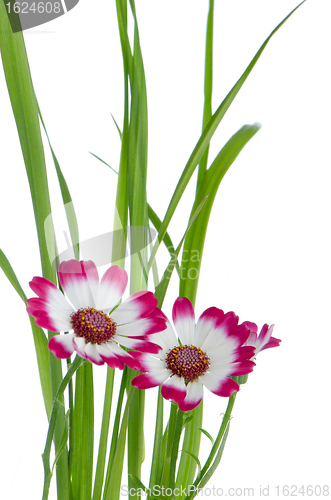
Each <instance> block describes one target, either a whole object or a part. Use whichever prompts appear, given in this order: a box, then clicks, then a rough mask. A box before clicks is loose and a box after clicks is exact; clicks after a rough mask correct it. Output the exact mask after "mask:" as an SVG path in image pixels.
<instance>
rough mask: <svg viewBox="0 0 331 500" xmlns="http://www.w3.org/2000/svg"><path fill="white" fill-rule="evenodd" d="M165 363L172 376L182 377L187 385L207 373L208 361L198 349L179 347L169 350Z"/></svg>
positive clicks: (188, 346)
mask: <svg viewBox="0 0 331 500" xmlns="http://www.w3.org/2000/svg"><path fill="white" fill-rule="evenodd" d="M166 363H167V368H169V369H170V370H171V372H172V374H173V375H178V376H179V377H183V378H184V380H185V382H186V383H188V382H192V380H194V379H196V378H198V377H199V376H200V375H202V374H203V373H205V371H207V369H208V367H209V366H210V359H209V358H208V356H207V354H206V353H205V352H203V351H202V350H201V349H200V348H199V347H196V346H194V345H181V346H178V347H174V348H173V349H171V351H170V352H169V353H168V355H167V357H166Z"/></svg>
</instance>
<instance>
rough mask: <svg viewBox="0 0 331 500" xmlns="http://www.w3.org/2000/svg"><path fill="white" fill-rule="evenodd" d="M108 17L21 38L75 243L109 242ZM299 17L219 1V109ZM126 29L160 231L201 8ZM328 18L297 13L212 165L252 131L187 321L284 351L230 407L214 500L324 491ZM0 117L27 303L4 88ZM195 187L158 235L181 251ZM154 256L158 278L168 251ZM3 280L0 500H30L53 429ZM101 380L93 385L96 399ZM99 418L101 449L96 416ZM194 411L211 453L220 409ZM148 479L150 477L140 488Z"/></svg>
mask: <svg viewBox="0 0 331 500" xmlns="http://www.w3.org/2000/svg"><path fill="white" fill-rule="evenodd" d="M96 3H97V4H98V5H97V6H96ZM114 4H115V2H106V1H103V2H101V1H100V2H88V1H87V0H81V1H80V3H79V5H78V6H77V7H76V8H75V9H73V10H72V11H71V12H70V13H68V14H67V15H65V16H63V17H61V18H59V19H56V20H54V21H52V22H51V23H48V24H46V25H43V26H41V27H36V28H33V29H31V30H28V31H27V32H25V41H26V45H27V51H28V56H29V60H30V65H31V72H32V77H33V81H34V85H35V89H36V93H37V96H38V99H39V104H40V107H41V110H42V113H43V117H44V120H45V122H46V126H47V128H48V132H49V135H50V138H51V142H52V145H53V148H54V150H55V152H56V154H57V156H58V159H59V162H60V165H61V168H62V170H63V173H64V175H65V177H66V180H67V182H68V185H69V189H70V191H71V194H72V198H73V201H74V205H75V208H76V211H77V214H78V218H79V225H80V234H81V239H82V240H84V239H86V238H90V237H93V236H97V235H99V234H102V233H105V232H107V231H111V230H112V221H113V210H114V197H115V193H116V175H115V174H114V173H113V172H111V170H109V169H108V168H107V167H106V166H104V165H103V164H101V163H99V162H98V161H97V160H95V159H94V158H93V157H92V156H91V155H89V151H92V152H94V153H95V154H97V155H99V156H100V157H101V158H103V159H104V160H105V161H107V162H109V163H110V164H111V165H112V166H113V167H114V168H116V169H117V168H118V162H119V151H120V142H119V137H118V134H117V131H116V129H115V126H114V125H113V123H112V119H111V115H110V112H112V113H113V115H114V116H115V118H116V119H117V121H118V123H119V124H121V122H122V102H123V91H122V63H121V53H120V45H119V36H118V29H117V25H116V11H115V6H114ZM296 4H297V2H296V1H292V0H251V1H247V0H236V1H232V2H229V1H228V2H226V1H220V0H219V1H216V8H215V53H214V63H215V66H214V67H215V70H214V99H213V106H214V110H215V109H216V107H217V106H218V105H219V104H220V102H221V101H222V99H223V98H224V96H225V95H226V94H227V92H228V91H229V90H230V88H231V87H232V85H233V84H234V83H235V81H236V80H237V79H238V78H239V76H240V75H241V73H242V72H243V71H244V69H245V67H246V66H247V64H248V63H249V62H250V60H251V59H252V57H253V56H254V54H255V52H256V51H257V50H258V48H259V46H260V45H261V44H262V42H263V41H264V40H265V38H266V37H267V36H268V35H269V33H270V32H271V30H272V29H273V28H274V27H275V26H276V25H277V24H278V22H280V21H281V19H282V18H283V17H285V15H286V14H287V13H288V12H290V10H291V9H292V8H294V7H295V6H296ZM137 13H138V21H139V27H140V33H141V44H142V50H143V55H144V61H145V70H146V79H147V91H148V103H149V178H148V197H149V202H150V204H151V205H152V206H153V208H154V209H155V210H156V212H157V213H158V214H159V216H160V217H162V216H163V215H164V213H165V211H166V208H167V205H168V203H169V200H170V198H171V195H172V192H173V190H174V188H175V186H176V183H177V180H178V178H179V176H180V173H181V171H182V169H183V168H184V165H185V163H186V161H187V159H188V157H189V155H190V153H191V151H192V149H193V147H194V146H195V144H196V141H197V140H198V137H199V135H200V129H201V115H202V105H203V64H204V37H205V24H206V16H207V1H206V0H205V1H202V0H200V1H195V0H194V1H193V0H185V1H183V0H180V1H167V2H165V1H155V0H154V1H152V0H149V1H147V0H145V1H142V0H137ZM330 14H331V8H330V3H329V2H328V1H327V0H308V1H307V2H306V4H304V5H303V6H302V7H301V8H300V9H299V11H297V12H296V13H295V14H294V16H293V17H292V18H291V19H290V20H289V21H288V23H286V25H285V26H283V27H282V28H281V30H280V31H279V32H278V33H277V34H276V36H275V37H274V38H273V39H272V41H271V42H270V44H269V45H268V46H267V48H266V50H265V51H264V53H263V55H262V57H261V59H260V60H259V62H258V63H257V66H256V68H255V69H254V70H253V73H252V74H251V76H250V77H249V79H248V81H247V82H246V83H245V85H244V87H243V88H242V90H241V92H240V94H239V95H238V97H237V99H236V101H235V103H234V104H233V105H232V107H231V108H230V110H229V111H228V112H227V114H226V116H225V118H224V120H223V121H222V124H221V126H220V127H219V131H218V132H217V134H215V138H214V140H213V142H212V147H211V157H212V158H213V157H214V156H215V155H216V154H217V152H218V151H219V149H220V148H221V147H222V145H223V144H224V142H225V141H226V140H228V138H229V137H230V136H231V135H232V134H233V133H235V132H236V131H237V130H238V129H239V128H240V127H241V126H242V125H243V124H245V123H254V122H255V121H258V122H260V123H262V125H263V127H262V129H261V130H260V131H259V132H258V134H257V135H256V136H255V137H254V138H253V139H252V141H251V142H250V144H249V145H248V146H246V148H245V150H244V151H243V152H242V153H241V155H240V157H239V158H238V159H237V160H236V162H235V164H234V165H233V166H232V167H231V169H230V171H229V172H228V173H227V174H226V177H225V179H224V180H223V182H222V184H221V187H220V189H219V193H218V197H217V199H216V202H215V205H214V209H213V214H212V217H211V220H210V226H209V230H208V234H207V241H206V247H205V253H204V260H203V265H202V269H201V279H200V288H199V292H198V297H197V304H196V311H197V316H198V315H200V314H201V312H202V311H203V310H204V309H206V308H207V307H210V306H212V305H215V306H217V307H220V308H222V309H224V310H225V311H229V310H234V311H235V312H236V313H237V314H238V315H239V316H240V320H241V321H244V320H250V321H254V322H256V323H257V324H258V325H259V327H261V326H262V325H263V323H265V322H267V323H269V324H271V323H275V324H276V327H275V330H274V335H275V336H276V337H278V338H280V339H282V344H281V346H280V347H279V348H277V349H272V350H268V351H265V352H263V353H262V354H260V355H259V357H258V360H257V366H256V369H255V371H254V373H253V374H252V375H251V376H250V377H249V382H248V384H247V385H246V386H244V387H243V388H242V390H241V392H240V394H239V395H238V398H237V402H236V405H235V409H234V412H233V420H232V424H231V425H232V427H231V431H230V435H229V438H228V442H227V445H226V449H225V452H224V455H223V460H222V463H221V466H220V467H219V469H218V471H217V473H216V474H215V475H214V476H213V478H212V480H211V481H210V483H209V485H208V486H210V487H211V488H212V487H213V486H215V488H216V487H217V488H219V487H222V488H224V494H225V493H227V488H239V490H237V497H238V498H239V497H240V496H241V497H242V496H245V495H244V490H243V489H244V488H253V489H254V492H255V496H254V498H260V486H262V487H263V488H266V487H268V486H269V495H270V496H272V497H275V496H276V494H277V490H276V486H277V485H280V487H282V486H283V485H297V486H298V488H299V487H300V486H302V485H304V486H308V485H322V486H323V485H325V484H328V480H329V470H330V451H329V450H330V432H329V422H330V409H329V394H330V391H329V387H330V384H329V376H330V375H329V372H330V370H329V357H330V322H329V320H330V313H329V311H330V278H331V268H330V254H331V243H330V241H331V240H330V214H331V210H330V209H331V201H330V184H331V174H330V167H331V160H330V149H329V141H330V132H331V130H330V112H331V102H330V84H331V79H330V72H329V66H330V48H331V38H330V31H329V23H330ZM0 106H1V115H0V127H1V138H2V139H1V149H0V161H1V171H2V179H3V181H2V193H1V197H0V204H1V207H0V214H1V233H0V237H1V242H0V247H1V249H2V250H3V251H4V252H5V254H6V255H7V257H8V259H9V261H10V262H11V264H12V266H13V268H14V270H15V272H16V274H17V276H18V279H19V280H20V283H21V284H22V286H23V289H24V290H25V292H26V294H27V295H28V296H32V294H31V292H30V291H29V287H28V282H29V281H30V280H31V278H32V277H33V276H36V275H40V272H41V270H40V264H39V259H38V246H37V238H36V232H35V228H34V222H33V212H32V206H31V202H30V198H29V189H28V183H27V179H26V174H25V169H24V163H23V160H22V155H21V151H20V146H19V142H18V137H17V132H16V128H15V122H14V119H13V116H12V113H11V107H10V101H9V98H8V94H7V90H6V85H5V80H4V76H3V73H1V76H0ZM45 149H46V158H47V166H48V171H49V182H50V189H51V196H52V207H53V212H54V217H55V220H56V223H57V230H58V233H59V238H60V239H59V246H60V249H65V241H64V238H63V234H62V231H63V229H64V227H63V225H61V224H62V222H61V221H62V220H63V214H62V207H61V198H60V194H59V189H58V186H57V179H56V176H55V171H54V168H53V164H52V160H51V157H50V154H49V151H48V148H47V147H45ZM194 182H195V180H194V181H193V182H192V183H191V185H190V186H189V189H188V191H187V193H186V194H185V196H184V198H183V200H182V202H181V204H180V206H179V207H178V212H177V213H176V217H175V219H174V221H173V222H172V224H171V226H170V229H169V231H170V234H171V236H172V238H173V240H174V242H175V244H177V243H178V242H179V240H180V238H181V236H182V234H183V232H184V230H185V226H186V224H187V220H188V214H189V212H190V204H191V203H192V200H193V193H194ZM60 214H61V215H60ZM61 217H62V219H61ZM61 238H62V239H61ZM159 257H160V260H159V263H160V270H161V271H162V266H164V265H165V264H166V263H167V257H166V253H163V252H161V251H160V255H159ZM102 272H103V269H102V270H100V274H102ZM0 280H1V338H2V344H1V352H2V355H1V364H0V370H1V384H2V394H1V396H2V397H1V400H2V402H1V403H2V405H1V406H2V412H1V442H2V444H1V454H2V456H3V458H4V461H5V467H4V465H2V467H1V473H2V478H1V481H0V491H1V498H4V499H6V500H13V499H18V498H24V497H26V495H29V498H36V499H37V498H41V491H42V478H43V469H42V461H41V453H42V450H43V447H44V443H45V438H46V432H47V422H46V418H45V413H44V409H43V403H42V396H41V391H40V384H39V379H38V372H37V366H36V359H35V354H34V347H33V341H32V335H31V332H30V329H29V322H28V318H27V316H26V313H25V310H24V306H23V304H22V302H21V300H20V298H19V297H18V296H17V294H16V292H15V291H14V290H13V289H12V287H11V285H10V284H9V283H8V282H7V279H6V278H5V276H4V274H3V273H1V276H0ZM152 286H153V285H152V284H151V286H150V287H151V288H152ZM177 293H178V289H177V283H176V281H174V282H173V284H172V286H171V288H170V291H169V295H168V297H167V299H166V301H165V309H164V310H165V312H166V314H168V315H169V316H170V315H171V306H172V303H173V302H174V300H175V298H176V297H177ZM105 369H106V368H105V367H101V368H98V367H96V369H95V376H96V386H95V389H96V394H97V396H100V398H102V391H103V384H104V375H105ZM118 379H119V377H118ZM206 392H207V391H206ZM154 396H155V390H151V391H149V393H148V397H147V403H146V408H147V413H148V414H150V415H151V420H150V421H149V425H148V427H147V430H148V440H147V447H146V462H147V464H148V462H149V461H150V452H151V442H150V441H149V438H150V434H151V433H150V428H151V426H154V423H153V417H154V413H155V406H154V402H155V400H154ZM96 406H97V416H96V429H97V430H96V437H98V432H99V431H98V424H99V418H100V409H101V400H100V401H99V399H97V403H96ZM205 409H206V411H205V415H206V418H205V422H204V427H205V428H206V429H207V430H208V431H209V432H210V433H211V434H212V435H213V436H214V437H215V436H216V433H217V429H218V426H219V423H220V418H221V417H220V413H221V412H222V411H224V401H223V400H221V398H218V397H217V396H214V395H211V394H210V393H208V394H206V397H205ZM202 441H203V453H204V454H203V456H202V462H203V460H204V458H203V457H205V456H206V453H207V452H208V450H209V446H210V444H209V441H208V440H207V438H205V437H204V436H203V437H202ZM147 478H148V467H147V466H146V467H145V469H144V473H143V479H144V482H146V483H147V482H148V479H147ZM123 481H124V482H126V478H124V479H123ZM240 488H242V490H240ZM208 493H212V492H211V491H207V490H206V491H205V496H207V494H208ZM264 493H265V495H266V493H267V490H264ZM211 496H212V494H211ZM228 496H229V492H228ZM246 496H248V493H246ZM280 496H281V497H282V494H281V495H280ZM215 497H216V496H215ZM50 498H51V499H54V498H55V493H54V489H53V490H52V493H51V495H50ZM123 498H124V497H123ZM202 498H203V497H202ZM251 498H252V496H251Z"/></svg>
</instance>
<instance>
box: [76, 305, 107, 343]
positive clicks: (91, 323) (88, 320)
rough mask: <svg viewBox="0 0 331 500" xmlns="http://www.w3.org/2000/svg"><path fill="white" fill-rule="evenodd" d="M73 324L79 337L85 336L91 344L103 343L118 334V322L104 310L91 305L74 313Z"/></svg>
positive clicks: (86, 340)
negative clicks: (93, 307)
mask: <svg viewBox="0 0 331 500" xmlns="http://www.w3.org/2000/svg"><path fill="white" fill-rule="evenodd" d="M71 325H72V328H73V330H74V332H75V333H76V335H77V337H83V338H84V339H85V342H87V343H89V342H90V343H91V344H99V345H100V344H103V343H104V342H108V340H110V339H111V338H112V337H114V335H115V334H116V323H114V322H113V321H112V320H111V319H110V317H109V316H108V315H107V314H105V313H104V312H103V311H98V310H97V309H92V308H91V307H87V308H86V309H79V310H78V311H76V312H75V313H73V314H72V315H71Z"/></svg>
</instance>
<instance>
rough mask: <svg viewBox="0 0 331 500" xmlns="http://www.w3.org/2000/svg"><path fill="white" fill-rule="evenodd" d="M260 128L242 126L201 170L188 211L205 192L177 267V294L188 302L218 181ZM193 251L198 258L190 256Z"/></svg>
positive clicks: (193, 291) (194, 287) (194, 290)
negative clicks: (178, 283)
mask: <svg viewBox="0 0 331 500" xmlns="http://www.w3.org/2000/svg"><path fill="white" fill-rule="evenodd" d="M259 129H260V125H259V124H257V123H254V124H253V125H244V126H243V127H242V128H241V129H240V130H238V132H236V133H235V134H234V135H233V136H232V137H231V138H230V139H229V140H228V142H227V143H226V144H225V146H224V147H223V148H222V149H221V151H220V152H219V154H218V155H217V156H216V158H215V160H214V161H213V163H212V165H211V166H210V168H209V169H208V170H207V171H206V172H205V175H204V179H203V181H202V183H201V184H200V187H199V190H198V193H197V196H196V200H195V202H194V204H193V208H192V212H194V210H196V208H195V207H196V206H197V205H198V204H199V203H200V202H201V201H200V200H201V199H205V197H206V196H207V195H209V197H208V200H207V202H206V203H205V206H204V208H203V210H202V211H201V214H200V217H199V218H198V219H197V220H196V221H195V223H194V226H193V227H192V231H191V232H190V233H189V234H188V235H187V237H186V239H185V244H184V252H185V256H186V257H187V258H186V259H185V261H183V263H182V267H181V270H182V272H183V279H181V282H180V295H181V296H182V297H184V296H185V297H188V298H189V299H190V300H191V302H192V304H194V303H195V299H196V294H197V287H198V282H199V279H198V278H199V274H200V266H201V259H202V254H203V248H204V243H205V238H206V232H207V227H208V222H209V217H210V213H211V210H212V207H213V203H214V200H215V197H216V194H217V190H218V188H219V185H220V182H221V180H222V179H223V177H224V175H225V173H226V172H227V170H228V169H229V168H230V166H231V165H232V163H233V162H234V160H235V159H236V158H237V156H238V155H239V153H240V152H241V151H242V149H243V148H244V146H245V145H246V144H247V142H248V141H249V140H250V139H251V138H252V137H254V135H255V134H256V132H257V131H258V130H259ZM193 252H194V253H195V255H198V256H199V258H198V259H196V258H193Z"/></svg>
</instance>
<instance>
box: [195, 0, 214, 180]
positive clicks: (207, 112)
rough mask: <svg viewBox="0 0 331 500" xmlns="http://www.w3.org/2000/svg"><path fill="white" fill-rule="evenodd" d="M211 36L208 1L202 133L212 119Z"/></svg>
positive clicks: (211, 0) (200, 175)
mask: <svg viewBox="0 0 331 500" xmlns="http://www.w3.org/2000/svg"><path fill="white" fill-rule="evenodd" d="M213 36H214V0H209V12H208V19H207V30H206V52H205V82H204V98H205V100H204V107H203V120H202V131H203V130H204V128H205V126H206V125H207V123H208V122H209V120H210V119H211V117H212V92H213ZM208 151H209V146H207V148H206V151H205V152H204V154H203V156H202V158H201V161H200V164H199V171H198V178H197V189H198V187H199V186H200V183H201V181H202V179H203V176H204V174H205V171H206V169H207V162H208Z"/></svg>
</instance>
